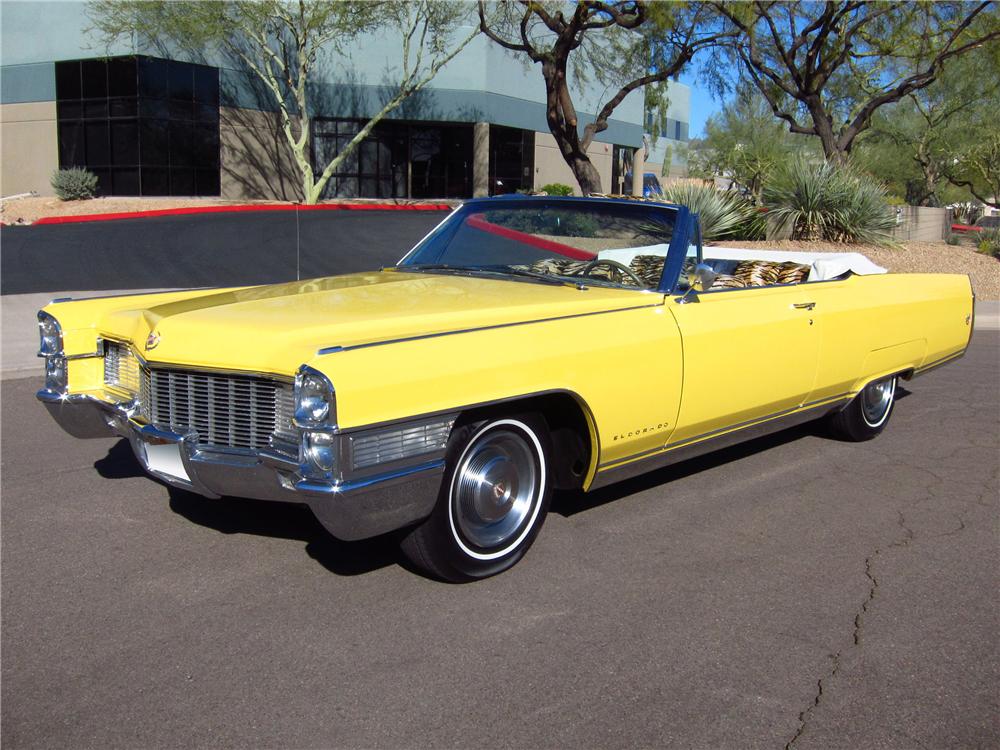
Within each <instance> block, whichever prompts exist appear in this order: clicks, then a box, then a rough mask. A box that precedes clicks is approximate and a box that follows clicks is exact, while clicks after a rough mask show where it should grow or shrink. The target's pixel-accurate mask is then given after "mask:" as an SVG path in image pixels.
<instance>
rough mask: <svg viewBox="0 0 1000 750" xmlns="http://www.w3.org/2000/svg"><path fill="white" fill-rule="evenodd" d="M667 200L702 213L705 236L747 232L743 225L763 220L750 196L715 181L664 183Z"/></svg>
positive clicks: (700, 215)
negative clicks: (726, 189)
mask: <svg viewBox="0 0 1000 750" xmlns="http://www.w3.org/2000/svg"><path fill="white" fill-rule="evenodd" d="M663 200H665V201H667V202H668V203H677V204H680V205H682V206H687V207H688V208H689V209H691V212H692V213H696V214H698V216H699V218H700V219H701V237H702V239H703V240H714V239H719V238H720V237H732V236H735V235H741V234H743V233H744V232H741V231H740V230H741V229H742V228H744V227H747V226H752V225H753V223H754V222H755V221H758V222H759V221H760V214H759V212H758V210H757V208H756V207H755V206H753V205H752V204H751V203H750V201H748V200H747V199H746V198H744V197H743V196H741V195H739V194H738V193H733V192H728V191H722V190H717V189H716V188H715V187H713V186H711V185H699V184H697V183H692V182H681V183H675V184H672V185H664V187H663ZM744 231H746V230H744ZM745 239H750V238H749V237H746V238H745Z"/></svg>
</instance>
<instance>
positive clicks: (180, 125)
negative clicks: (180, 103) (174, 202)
mask: <svg viewBox="0 0 1000 750" xmlns="http://www.w3.org/2000/svg"><path fill="white" fill-rule="evenodd" d="M170 165H171V166H184V167H190V166H194V126H193V125H191V123H189V122H177V121H174V120H171V121H170ZM192 179H193V178H192ZM170 184H171V188H170V191H171V192H172V193H173V179H172V178H171V183H170ZM192 184H194V183H193V181H192ZM174 195H177V193H174ZM185 195H190V193H185Z"/></svg>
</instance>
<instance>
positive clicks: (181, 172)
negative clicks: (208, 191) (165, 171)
mask: <svg viewBox="0 0 1000 750" xmlns="http://www.w3.org/2000/svg"><path fill="white" fill-rule="evenodd" d="M170 194H171V195H194V194H195V189H194V170H193V169H178V168H177V167H172V168H171V169H170Z"/></svg>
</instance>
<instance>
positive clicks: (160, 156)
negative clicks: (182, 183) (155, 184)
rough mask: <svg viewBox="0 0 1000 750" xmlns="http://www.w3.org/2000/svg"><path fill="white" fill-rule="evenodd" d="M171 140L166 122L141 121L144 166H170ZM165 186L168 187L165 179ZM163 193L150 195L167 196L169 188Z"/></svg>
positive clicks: (140, 131)
mask: <svg viewBox="0 0 1000 750" xmlns="http://www.w3.org/2000/svg"><path fill="white" fill-rule="evenodd" d="M169 143H170V141H169V139H168V131H167V121H166V120H140V121H139V153H140V159H141V162H142V165H143V166H144V167H145V166H147V165H157V164H164V165H165V164H169V161H168V154H169V153H170V151H169ZM163 184H164V185H167V182H166V178H164V183H163ZM163 189H164V192H162V193H150V195H166V194H167V192H168V188H167V187H164V188H163ZM143 192H144V193H145V177H144V178H143Z"/></svg>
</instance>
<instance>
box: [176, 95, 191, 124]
mask: <svg viewBox="0 0 1000 750" xmlns="http://www.w3.org/2000/svg"><path fill="white" fill-rule="evenodd" d="M170 119H171V120H192V119H194V102H190V101H179V100H177V99H171V100H170Z"/></svg>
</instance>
